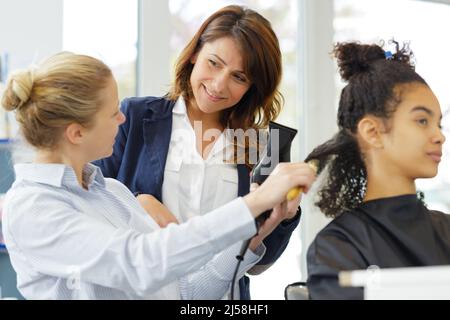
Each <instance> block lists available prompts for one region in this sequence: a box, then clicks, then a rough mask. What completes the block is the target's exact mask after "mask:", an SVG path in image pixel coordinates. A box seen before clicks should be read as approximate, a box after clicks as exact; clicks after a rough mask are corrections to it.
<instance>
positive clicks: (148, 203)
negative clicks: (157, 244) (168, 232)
mask: <svg viewBox="0 0 450 320" xmlns="http://www.w3.org/2000/svg"><path fill="white" fill-rule="evenodd" d="M136 199H137V200H138V201H139V203H140V204H141V206H142V207H143V208H144V209H145V211H147V213H148V215H149V216H150V217H152V219H153V220H155V221H156V223H157V224H158V225H159V226H160V227H161V228H165V227H166V226H167V225H168V224H169V223H176V224H178V220H177V218H175V216H174V215H173V214H172V213H171V212H170V211H169V209H167V208H166V206H164V205H163V204H162V203H161V202H159V201H158V199H156V198H155V197H154V196H152V195H150V194H140V195H138V196H137V197H136Z"/></svg>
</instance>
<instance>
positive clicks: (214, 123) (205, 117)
mask: <svg viewBox="0 0 450 320" xmlns="http://www.w3.org/2000/svg"><path fill="white" fill-rule="evenodd" d="M186 112H187V115H188V118H189V121H190V122H191V124H192V125H193V124H194V122H195V121H200V122H201V123H202V127H203V128H204V130H205V129H211V128H216V129H219V130H221V131H222V130H223V129H224V128H223V126H222V124H221V123H220V115H221V112H220V111H218V112H214V113H205V112H203V111H202V110H200V109H199V107H198V106H197V103H196V102H195V99H191V101H189V102H187V103H186Z"/></svg>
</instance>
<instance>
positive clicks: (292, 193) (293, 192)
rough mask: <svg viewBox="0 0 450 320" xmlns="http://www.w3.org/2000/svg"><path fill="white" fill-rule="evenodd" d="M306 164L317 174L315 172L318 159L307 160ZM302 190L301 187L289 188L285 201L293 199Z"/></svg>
mask: <svg viewBox="0 0 450 320" xmlns="http://www.w3.org/2000/svg"><path fill="white" fill-rule="evenodd" d="M307 164H308V165H309V167H310V168H311V169H313V170H314V172H315V173H316V174H317V172H318V171H319V161H318V160H310V161H308V162H307ZM302 192H303V187H295V188H292V189H291V190H289V192H288V194H287V195H286V200H287V201H291V200H294V199H295V198H297V197H298V195H299V194H300V193H302Z"/></svg>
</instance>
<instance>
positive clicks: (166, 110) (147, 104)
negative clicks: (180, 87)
mask: <svg viewBox="0 0 450 320" xmlns="http://www.w3.org/2000/svg"><path fill="white" fill-rule="evenodd" d="M174 104H175V101H172V100H168V99H167V98H166V97H151V96H148V97H131V98H125V99H124V100H123V101H122V103H121V110H122V112H123V113H124V114H125V116H126V117H127V119H128V120H132V119H134V118H137V119H140V120H141V119H142V118H146V117H150V116H152V115H153V114H155V113H157V114H172V108H173V105H174Z"/></svg>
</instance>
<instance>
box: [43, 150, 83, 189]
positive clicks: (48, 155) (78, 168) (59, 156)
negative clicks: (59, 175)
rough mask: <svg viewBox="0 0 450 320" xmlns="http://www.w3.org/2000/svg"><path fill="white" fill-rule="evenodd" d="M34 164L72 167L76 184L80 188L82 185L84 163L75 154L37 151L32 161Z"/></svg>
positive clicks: (57, 151)
mask: <svg viewBox="0 0 450 320" xmlns="http://www.w3.org/2000/svg"><path fill="white" fill-rule="evenodd" d="M34 162H35V163H58V164H64V165H66V166H68V167H72V168H73V170H74V171H75V175H76V177H77V180H78V183H79V184H80V186H81V187H83V188H85V189H86V187H85V186H84V185H83V168H84V166H85V165H86V162H85V161H83V160H81V159H80V158H79V157H77V156H76V153H72V154H70V153H67V152H62V151H60V150H39V151H38V152H37V154H36V157H35V159H34Z"/></svg>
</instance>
